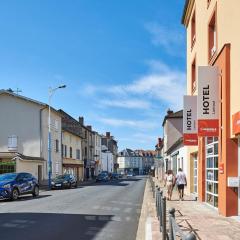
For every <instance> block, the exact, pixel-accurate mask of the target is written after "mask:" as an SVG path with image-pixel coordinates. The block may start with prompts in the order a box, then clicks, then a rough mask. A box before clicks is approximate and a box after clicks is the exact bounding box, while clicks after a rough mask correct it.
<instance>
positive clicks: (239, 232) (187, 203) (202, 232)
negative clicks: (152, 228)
mask: <svg viewBox="0 0 240 240" xmlns="http://www.w3.org/2000/svg"><path fill="white" fill-rule="evenodd" d="M155 183H156V185H158V186H162V185H160V182H159V181H156V179H155ZM162 189H163V191H164V195H165V196H166V189H164V188H162ZM170 208H175V210H176V220H177V223H178V225H179V226H180V227H181V228H182V229H183V230H185V231H191V230H192V231H193V232H194V233H195V235H196V236H197V237H198V239H201V240H239V239H240V222H239V221H237V220H236V219H234V218H233V217H223V216H221V215H219V214H218V212H217V210H216V209H214V208H212V207H210V206H208V205H207V204H205V203H201V202H198V201H195V200H193V198H192V197H190V196H186V195H185V196H184V201H179V197H178V193H177V190H176V189H174V190H173V196H172V201H167V211H168V209H170ZM153 234H154V233H153Z"/></svg>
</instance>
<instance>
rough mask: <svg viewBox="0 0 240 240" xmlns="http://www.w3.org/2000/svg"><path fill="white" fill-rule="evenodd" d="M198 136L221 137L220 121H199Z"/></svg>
mask: <svg viewBox="0 0 240 240" xmlns="http://www.w3.org/2000/svg"><path fill="white" fill-rule="evenodd" d="M198 135H199V136H206V137H217V136H218V135H219V120H218V119H215V120H210V119H208V120H198Z"/></svg>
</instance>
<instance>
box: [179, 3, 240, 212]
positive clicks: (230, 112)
mask: <svg viewBox="0 0 240 240" xmlns="http://www.w3.org/2000/svg"><path fill="white" fill-rule="evenodd" d="M239 9H240V1H239V0H231V1H222V0H186V3H185V7H184V12H183V17H182V23H183V24H184V26H185V27H186V31H187V93H188V95H197V94H198V89H197V81H198V66H217V67H218V69H219V78H218V80H219V89H216V91H218V92H219V102H218V104H219V134H218V137H199V139H198V140H199V141H198V146H196V147H189V149H188V163H189V164H188V165H189V171H188V173H189V176H188V178H189V180H190V182H191V183H190V186H189V189H188V191H189V193H195V194H197V195H198V199H199V200H200V201H202V202H206V203H207V204H209V205H211V206H213V207H214V208H216V209H218V211H219V213H220V214H221V215H224V216H238V215H240V188H239V182H240V181H239V180H240V32H239V31H238V28H239V26H238V23H239V22H240V14H239ZM193 156H197V157H196V158H197V161H196V162H195V163H193ZM196 175H197V176H196ZM193 179H194V180H195V182H193ZM196 184H197V188H193V185H196ZM193 189H195V190H194V191H193ZM196 189H197V190H196Z"/></svg>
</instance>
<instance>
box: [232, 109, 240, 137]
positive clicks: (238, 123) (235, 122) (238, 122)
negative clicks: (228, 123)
mask: <svg viewBox="0 0 240 240" xmlns="http://www.w3.org/2000/svg"><path fill="white" fill-rule="evenodd" d="M232 129H233V134H235V135H237V134H240V112H237V113H235V114H233V116H232Z"/></svg>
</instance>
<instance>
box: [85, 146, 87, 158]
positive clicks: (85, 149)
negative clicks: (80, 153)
mask: <svg viewBox="0 0 240 240" xmlns="http://www.w3.org/2000/svg"><path fill="white" fill-rule="evenodd" d="M85 157H87V147H85Z"/></svg>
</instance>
